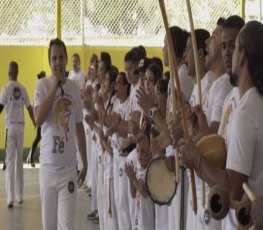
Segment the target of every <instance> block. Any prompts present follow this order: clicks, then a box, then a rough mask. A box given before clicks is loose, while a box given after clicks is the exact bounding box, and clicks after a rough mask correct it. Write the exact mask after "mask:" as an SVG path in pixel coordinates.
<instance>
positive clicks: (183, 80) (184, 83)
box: [175, 64, 194, 101]
mask: <svg viewBox="0 0 263 230" xmlns="http://www.w3.org/2000/svg"><path fill="white" fill-rule="evenodd" d="M178 76H179V81H180V85H181V90H182V93H183V94H184V97H185V100H186V101H189V100H190V97H191V94H192V92H193V88H194V81H193V79H192V78H191V77H190V76H189V75H188V70H187V66H186V64H182V65H181V66H180V67H179V69H178ZM175 87H176V84H175Z"/></svg>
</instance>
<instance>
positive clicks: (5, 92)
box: [0, 61, 35, 208]
mask: <svg viewBox="0 0 263 230" xmlns="http://www.w3.org/2000/svg"><path fill="white" fill-rule="evenodd" d="M17 75H18V64H17V63H16V62H14V61H11V62H10V64H9V70H8V77H9V83H7V84H6V85H4V87H3V89H2V92H1V96H0V113H1V112H2V110H3V108H4V107H5V110H6V115H5V123H6V146H5V148H6V156H5V163H4V165H5V166H4V167H6V194H7V207H8V208H13V203H14V200H15V195H16V199H17V201H18V203H23V189H24V178H23V145H24V126H25V118H24V106H26V108H27V110H28V113H29V116H30V118H31V120H32V122H33V124H34V126H35V121H34V115H33V109H32V106H31V104H30V100H29V97H28V94H27V91H26V88H25V87H24V86H23V85H21V84H20V83H19V82H18V81H17ZM4 169H5V168H4Z"/></svg>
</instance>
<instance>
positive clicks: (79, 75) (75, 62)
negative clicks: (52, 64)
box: [68, 53, 85, 91]
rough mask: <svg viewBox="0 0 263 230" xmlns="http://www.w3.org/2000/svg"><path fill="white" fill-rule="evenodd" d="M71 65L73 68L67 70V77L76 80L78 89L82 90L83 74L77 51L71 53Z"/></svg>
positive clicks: (83, 83) (83, 86)
mask: <svg viewBox="0 0 263 230" xmlns="http://www.w3.org/2000/svg"><path fill="white" fill-rule="evenodd" d="M72 66H73V70H71V71H69V75H68V78H69V79H70V80H73V81H74V82H76V84H77V85H78V87H79V89H80V90H81V91H83V90H84V88H85V74H84V72H83V71H82V70H81V68H80V57H79V54H77V53H74V54H73V55H72Z"/></svg>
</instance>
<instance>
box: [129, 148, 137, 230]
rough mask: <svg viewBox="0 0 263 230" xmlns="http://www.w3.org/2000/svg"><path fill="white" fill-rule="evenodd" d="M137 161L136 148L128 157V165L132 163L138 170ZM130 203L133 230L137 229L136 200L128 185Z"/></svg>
mask: <svg viewBox="0 0 263 230" xmlns="http://www.w3.org/2000/svg"><path fill="white" fill-rule="evenodd" d="M137 161H138V157H137V149H136V148H135V149H134V150H132V151H131V152H130V154H129V155H128V156H127V162H128V163H132V164H133V166H134V167H135V168H136V167H137ZM128 194H129V195H128V201H129V211H130V219H131V223H132V229H135V223H134V220H135V203H136V201H135V199H134V198H133V197H132V196H131V192H130V183H128Z"/></svg>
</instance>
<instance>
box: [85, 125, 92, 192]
mask: <svg viewBox="0 0 263 230" xmlns="http://www.w3.org/2000/svg"><path fill="white" fill-rule="evenodd" d="M83 125H84V129H85V134H86V135H85V137H86V153H87V161H88V169H87V176H86V179H85V182H84V183H85V184H86V185H87V186H89V187H91V180H92V179H91V175H92V174H91V170H92V169H91V165H92V163H91V157H92V144H91V143H92V136H91V135H92V133H91V130H90V128H89V125H88V124H87V123H86V122H85V121H84V122H83Z"/></svg>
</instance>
